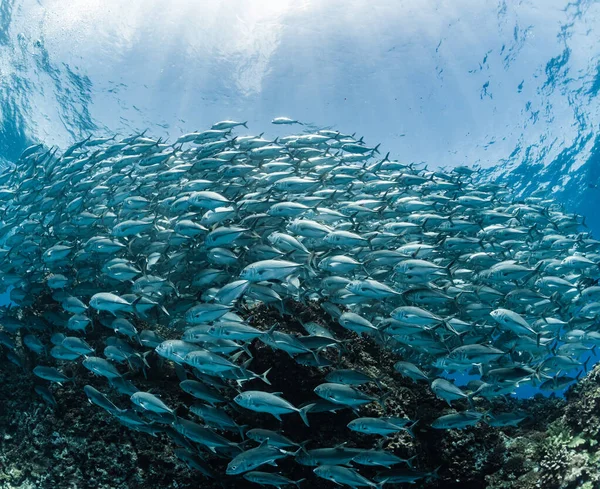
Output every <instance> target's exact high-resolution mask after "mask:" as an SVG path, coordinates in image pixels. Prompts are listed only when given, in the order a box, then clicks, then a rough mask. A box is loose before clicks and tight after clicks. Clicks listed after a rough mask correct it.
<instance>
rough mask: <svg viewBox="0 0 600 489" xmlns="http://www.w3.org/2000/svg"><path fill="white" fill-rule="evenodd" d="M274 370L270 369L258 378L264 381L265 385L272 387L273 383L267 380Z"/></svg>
mask: <svg viewBox="0 0 600 489" xmlns="http://www.w3.org/2000/svg"><path fill="white" fill-rule="evenodd" d="M272 368H273V367H270V368H268V369H267V370H265V371H264V372H263V373H262V374H261V375H259V376H258V378H259V379H260V380H262V381H263V382H264V383H265V384H268V385H271V381H270V380H269V379H268V378H267V375H268V374H269V372H270V371H271V369H272Z"/></svg>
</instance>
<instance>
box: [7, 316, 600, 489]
mask: <svg viewBox="0 0 600 489" xmlns="http://www.w3.org/2000/svg"><path fill="white" fill-rule="evenodd" d="M290 307H291V310H290V312H291V315H292V317H293V318H302V319H304V320H309V319H315V318H316V319H318V320H319V321H321V322H326V321H327V318H326V317H325V316H324V313H322V312H321V311H320V310H319V309H317V308H315V309H310V310H307V309H303V308H299V307H298V306H294V305H291V306H290ZM253 312H254V313H253V317H252V324H253V325H257V326H259V327H261V326H262V327H266V326H267V325H269V324H272V323H273V321H275V320H277V319H279V320H280V319H281V318H280V317H278V315H277V313H276V312H274V311H272V310H268V309H265V308H260V309H258V310H257V311H253ZM328 326H329V327H331V328H332V329H333V330H335V331H336V334H338V335H339V336H340V337H341V338H343V339H345V340H349V341H347V342H345V344H346V347H347V351H345V352H344V354H343V356H342V362H343V363H342V365H343V366H345V367H352V368H360V369H362V370H364V371H366V372H367V373H369V374H370V375H372V376H374V377H376V378H377V379H379V381H380V382H381V384H382V385H383V387H384V389H386V390H390V391H391V392H392V395H391V396H390V397H389V398H388V401H387V413H388V414H389V415H394V416H407V417H409V418H411V419H419V423H418V424H417V426H416V427H415V429H414V435H415V436H414V438H413V437H411V436H410V435H409V434H408V433H407V432H401V433H399V434H397V435H394V436H391V437H389V438H387V439H385V442H384V444H383V446H384V447H385V448H388V449H393V450H394V451H395V453H396V454H397V455H398V456H401V457H403V458H407V459H408V458H410V457H413V456H414V457H415V458H414V460H413V464H414V467H415V469H417V470H422V471H427V472H429V471H433V470H434V469H436V468H437V467H438V466H439V470H438V472H437V473H438V476H439V478H429V479H426V480H422V481H420V482H419V483H418V485H417V487H424V488H428V489H434V488H444V489H452V488H461V489H467V488H483V487H488V488H490V489H509V488H510V489H513V488H514V489H517V488H519V489H529V488H531V489H533V488H544V489H552V488H557V489H559V488H560V489H574V488H590V489H591V488H594V487H599V486H598V484H599V481H600V471H598V469H597V467H598V461H599V459H600V447H599V446H598V441H599V438H600V419H599V417H600V410H599V409H598V407H599V404H600V382H599V381H600V367H598V368H596V369H594V370H593V371H592V372H590V373H589V375H587V377H585V378H584V379H583V380H582V381H580V382H579V383H578V384H577V385H576V386H575V387H573V388H572V389H571V390H570V391H569V392H568V394H567V396H566V399H558V398H545V397H542V396H536V397H535V398H533V399H529V400H508V401H502V400H498V401H494V404H493V405H489V403H488V404H484V403H483V401H482V402H481V403H478V404H477V406H476V407H477V409H479V410H487V409H493V410H494V411H497V412H502V411H510V410H515V409H523V410H525V411H527V412H528V413H530V417H529V418H528V419H527V420H526V421H525V422H523V423H522V424H521V425H520V426H519V427H509V428H494V427H491V426H488V425H487V424H484V423H480V424H478V425H477V426H475V427H473V428H468V429H465V430H460V431H458V430H435V429H433V428H431V427H430V426H429V425H430V423H431V421H432V420H434V419H435V418H437V417H439V416H440V415H442V414H446V413H448V412H452V411H453V410H452V409H450V408H449V407H448V406H447V405H446V404H445V403H444V402H442V401H440V400H439V399H437V398H436V397H435V396H434V395H433V393H432V392H431V391H430V390H429V388H428V386H427V385H423V384H417V383H413V382H412V381H410V380H408V379H405V378H402V377H401V376H399V375H398V374H396V373H395V372H394V370H393V367H392V366H393V364H394V362H395V361H397V360H398V358H397V357H396V356H395V355H393V354H392V353H390V352H389V351H388V350H384V349H383V348H381V347H379V346H378V345H377V344H376V343H375V342H374V341H373V340H372V339H370V338H361V337H358V336H357V335H354V334H353V333H349V332H347V331H344V330H342V329H341V328H339V327H337V326H336V325H335V324H333V323H331V322H329V323H328ZM300 327H301V326H300V323H299V322H297V321H296V320H295V319H290V320H289V321H287V322H286V323H284V324H282V330H284V331H285V330H287V331H299V330H300ZM89 340H90V343H91V344H93V343H94V337H93V333H92V334H91V335H90V338H89ZM252 348H253V349H254V353H255V356H254V358H255V360H254V363H253V369H254V370H255V371H257V372H262V371H264V370H266V369H267V368H270V367H275V368H273V370H272V373H271V374H270V376H269V377H270V380H271V382H272V383H273V387H274V389H275V390H281V391H283V392H284V393H285V396H286V398H287V399H289V400H290V401H291V402H292V403H300V402H301V401H303V400H305V399H306V398H307V395H308V393H310V392H311V391H312V389H313V388H314V387H315V386H316V385H318V384H319V383H320V382H322V381H323V378H324V376H325V375H326V371H324V370H320V369H317V368H311V367H301V366H299V365H298V364H297V363H296V362H294V361H293V360H292V359H291V358H290V357H288V356H287V355H286V354H284V353H282V352H280V351H275V352H273V351H271V350H270V349H269V348H268V347H267V346H265V345H263V344H261V343H259V342H255V343H254V344H253V345H252ZM328 354H329V355H335V353H328ZM325 356H326V355H325ZM73 368H74V369H77V371H76V372H74V371H72V372H68V373H69V374H71V375H72V374H75V375H74V378H75V380H74V381H73V382H68V383H65V384H63V385H62V386H54V387H53V388H52V389H53V393H54V396H55V398H56V400H57V403H58V405H57V406H56V407H51V406H48V405H47V404H46V403H44V402H43V401H42V399H41V398H40V397H39V396H38V395H36V394H35V392H34V385H35V383H36V380H35V379H34V377H33V376H32V375H31V373H30V372H29V371H28V370H27V369H19V368H18V367H16V366H12V365H8V364H7V365H6V367H5V368H2V369H0V403H1V410H0V488H2V489H8V488H10V489H30V488H83V487H94V488H98V489H103V488H106V489H108V488H111V489H113V488H114V489H121V488H123V489H124V488H131V489H136V488H145V487H160V488H177V489H187V488H190V489H191V488H198V487H202V488H205V487H206V488H209V487H220V486H221V483H220V482H216V481H213V480H210V479H205V478H204V477H203V476H202V475H200V474H199V472H197V471H193V470H190V469H188V468H187V467H186V466H185V465H184V464H183V463H182V462H180V461H179V460H178V459H177V458H176V457H175V455H174V453H173V449H174V448H175V444H174V443H173V442H172V441H171V440H169V439H168V437H166V436H165V435H164V434H160V435H158V436H156V437H153V436H150V435H149V434H146V433H138V432H133V431H130V430H129V429H127V428H125V427H123V426H121V425H120V424H118V423H117V422H115V421H114V420H113V419H111V417H110V416H109V415H107V414H106V413H105V412H104V411H102V410H101V409H99V408H97V407H96V406H91V405H89V404H88V403H87V401H86V398H85V394H84V393H83V391H82V387H83V385H85V384H86V383H89V384H91V385H94V386H96V387H97V388H98V389H106V384H105V382H104V381H103V380H102V379H98V378H94V377H93V376H92V375H91V374H90V373H89V372H88V371H87V370H85V369H83V368H82V367H80V366H75V367H73ZM135 381H136V383H137V384H138V385H140V387H144V383H145V382H147V384H146V386H147V387H148V388H150V386H151V385H157V382H158V383H159V386H160V391H161V393H162V394H163V395H164V396H166V400H167V402H168V403H170V404H171V405H174V406H177V407H178V411H181V412H184V410H185V409H186V408H185V406H186V405H189V404H191V402H190V399H189V398H186V397H185V396H186V395H185V394H182V393H181V390H180V389H179V388H178V382H177V379H176V375H175V372H174V371H173V370H172V368H171V367H170V366H169V365H168V364H165V366H164V368H163V369H162V370H160V372H159V375H158V378H156V377H155V378H152V379H151V381H149V380H148V381H147V380H146V379H144V378H143V376H141V374H140V375H139V378H138V377H136V378H135ZM253 382H260V381H253ZM169 386H172V388H170V387H169ZM377 392H378V389H377V387H375V386H374V387H373V391H372V393H373V394H377ZM120 404H121V405H122V406H124V405H126V399H123V400H121V402H120ZM456 407H457V409H465V408H466V407H467V406H466V401H465V404H464V405H461V404H460V403H459V402H457V406H456ZM361 413H364V415H381V414H382V411H381V407H379V406H378V405H377V404H375V403H373V404H371V405H369V406H367V407H366V408H364V409H363V410H362V411H361ZM235 416H236V419H237V420H238V422H240V423H242V424H244V423H251V424H253V425H255V426H256V425H260V426H262V427H264V428H269V429H281V430H282V431H283V433H284V434H285V435H286V436H288V437H289V438H291V439H293V440H296V441H304V440H310V442H309V443H308V447H309V448H315V447H324V446H334V445H336V444H340V443H347V446H360V447H363V448H367V447H376V446H378V445H377V441H378V440H377V439H375V438H374V437H370V436H367V435H361V434H358V433H354V432H351V431H350V430H349V429H348V428H347V427H346V424H347V423H348V422H349V421H351V420H352V419H353V418H354V414H353V413H352V412H351V411H340V412H338V413H337V414H336V415H332V414H328V413H319V414H311V415H310V421H311V427H310V428H306V427H305V426H304V425H303V424H302V423H300V422H299V420H298V419H297V418H296V417H293V416H291V417H285V418H284V420H283V422H282V423H279V422H278V421H277V420H275V419H273V418H272V417H270V416H268V415H258V414H255V413H254V414H253V413H250V414H249V413H248V412H244V413H242V412H239V413H235ZM279 465H280V467H281V471H282V473H285V474H286V475H287V476H288V477H290V478H291V479H293V480H297V479H301V478H305V477H306V478H309V480H310V486H311V487H313V488H320V487H331V486H332V485H331V484H330V483H328V482H327V481H324V480H322V479H317V478H316V477H314V476H313V475H312V474H311V469H310V468H309V467H303V466H299V465H297V464H295V463H294V462H293V461H292V460H283V461H281V462H280V463H279ZM214 469H215V471H216V472H219V471H222V470H224V463H223V465H222V466H221V465H219V463H218V462H217V464H216V465H215V467H214ZM365 472H366V473H368V471H365ZM372 473H373V474H374V473H375V471H373V472H372ZM225 484H226V485H227V484H228V485H229V486H230V487H256V486H254V485H253V484H251V483H250V482H247V481H245V480H244V479H231V480H230V481H226V482H225ZM308 484H309V483H308V482H307V485H308Z"/></svg>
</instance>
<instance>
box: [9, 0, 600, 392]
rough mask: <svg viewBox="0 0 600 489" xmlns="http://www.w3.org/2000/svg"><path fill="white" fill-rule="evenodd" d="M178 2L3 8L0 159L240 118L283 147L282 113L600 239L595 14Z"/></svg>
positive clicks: (82, 0)
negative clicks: (554, 213) (546, 203)
mask: <svg viewBox="0 0 600 489" xmlns="http://www.w3.org/2000/svg"><path fill="white" fill-rule="evenodd" d="M165 5H166V4H165V2H161V1H148V2H135V1H134V2H127V3H126V4H125V3H123V2H122V1H120V0H105V1H103V2H95V1H88V0H75V1H72V2H61V3H57V2H53V1H44V0H39V1H38V0H3V1H2V2H1V3H0V63H1V64H0V117H1V120H0V159H1V160H3V161H4V162H12V161H16V159H17V158H18V156H19V155H20V153H21V152H22V150H23V149H24V148H26V147H27V146H29V145H30V144H32V143H37V142H40V141H41V142H43V143H44V144H46V145H48V146H51V145H57V146H59V147H61V148H65V147H67V146H68V145H69V144H70V143H72V142H73V141H75V140H78V139H82V138H84V137H87V136H88V135H89V134H91V133H94V134H97V135H102V134H106V135H112V134H114V133H118V134H121V135H127V134H130V133H132V132H139V131H142V130H146V129H147V130H148V132H149V133H150V134H154V135H156V136H162V137H169V138H171V139H174V138H175V137H177V136H178V135H179V134H181V133H182V132H186V131H192V130H196V129H202V128H206V127H209V126H210V124H211V123H213V122H214V121H216V120H222V119H227V118H232V119H241V120H248V125H249V127H250V128H251V131H252V132H253V133H259V132H262V131H269V134H270V135H272V136H276V135H278V130H277V129H274V128H273V127H270V125H269V122H268V121H270V120H271V119H272V118H273V117H276V116H280V115H287V116H291V117H295V118H298V119H300V120H303V121H307V122H311V123H314V124H315V125H318V126H319V127H324V126H331V127H335V128H336V129H340V130H342V131H349V132H354V131H356V132H357V133H359V134H361V135H364V137H365V140H366V141H369V142H370V143H371V142H372V143H374V144H376V143H381V145H382V148H385V150H386V151H390V152H391V154H392V155H393V156H394V157H395V158H398V159H400V160H402V161H406V162H413V161H414V162H420V163H424V164H426V165H427V166H428V167H429V168H436V167H451V166H453V165H462V164H475V165H479V166H480V167H482V168H483V169H485V170H486V171H488V172H489V173H490V174H491V175H492V176H493V178H495V179H497V180H499V181H502V182H506V183H507V184H509V185H510V186H511V187H513V188H516V189H517V191H518V192H519V193H520V195H527V194H531V193H532V192H536V191H539V190H540V189H544V190H547V191H550V192H552V194H553V195H554V196H555V197H556V199H557V200H558V201H559V202H562V203H564V205H565V207H566V208H568V209H569V210H572V211H574V212H577V213H580V214H584V215H586V222H587V225H588V227H589V228H590V230H592V231H593V232H595V233H596V235H600V215H598V213H597V212H596V209H597V207H598V205H599V202H600V194H599V192H600V188H599V182H598V178H599V172H600V135H599V123H600V118H599V116H600V104H599V103H598V101H599V99H598V94H599V92H600V45H599V44H598V42H597V40H598V39H599V32H598V31H599V26H600V23H599V22H598V20H599V19H600V4H599V3H598V2H595V1H591V0H587V1H586V0H578V1H573V2H569V1H564V0H560V1H559V0H552V1H541V0H540V1H519V2H506V1H498V2H480V1H473V0H471V1H467V0H458V1H453V2H449V1H446V2H445V1H439V2H434V1H429V2H422V1H407V2H402V3H398V2H393V1H389V2H378V3H377V5H373V4H372V3H371V2H362V1H357V0H346V1H337V0H332V1H329V2H316V1H304V2H295V1H292V0H254V1H241V0H239V1H227V2H226V1H217V2H210V3H209V2H188V1H185V0H176V1H172V2H168V9H166V10H165ZM197 19H202V21H201V22H199V21H198V20H197ZM595 360H597V359H595ZM531 393H532V391H530V390H526V391H525V392H521V393H520V394H521V395H523V396H529V395H531Z"/></svg>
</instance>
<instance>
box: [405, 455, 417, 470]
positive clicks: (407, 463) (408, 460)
mask: <svg viewBox="0 0 600 489" xmlns="http://www.w3.org/2000/svg"><path fill="white" fill-rule="evenodd" d="M415 458H417V455H413V456H412V457H410V458H408V459H406V465H408V467H409V468H411V469H414V467H413V463H412V462H413V460H414V459H415Z"/></svg>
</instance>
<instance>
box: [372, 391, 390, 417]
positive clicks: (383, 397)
mask: <svg viewBox="0 0 600 489" xmlns="http://www.w3.org/2000/svg"><path fill="white" fill-rule="evenodd" d="M391 395H392V391H390V392H385V393H383V394H382V395H381V396H379V397H378V398H377V399H376V401H377V404H379V405H380V406H381V409H383V411H384V412H385V411H386V409H387V408H386V407H385V401H387V398H388V397H390V396H391Z"/></svg>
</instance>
